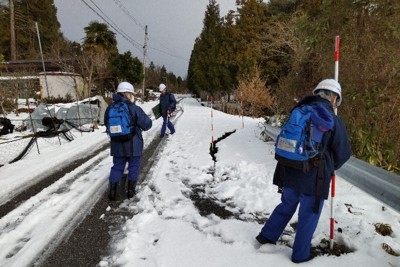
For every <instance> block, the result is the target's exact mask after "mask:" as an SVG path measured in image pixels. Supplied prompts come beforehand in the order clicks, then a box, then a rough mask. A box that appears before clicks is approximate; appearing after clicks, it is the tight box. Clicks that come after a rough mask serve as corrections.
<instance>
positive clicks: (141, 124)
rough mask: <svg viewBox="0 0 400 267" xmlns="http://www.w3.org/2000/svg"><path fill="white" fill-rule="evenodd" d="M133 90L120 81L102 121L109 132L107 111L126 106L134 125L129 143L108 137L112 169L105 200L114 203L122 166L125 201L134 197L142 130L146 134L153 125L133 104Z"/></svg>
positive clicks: (141, 147) (141, 110)
mask: <svg viewBox="0 0 400 267" xmlns="http://www.w3.org/2000/svg"><path fill="white" fill-rule="evenodd" d="M134 93H135V89H134V87H133V85H132V84H130V83H129V82H121V83H120V84H118V87H117V93H115V94H113V104H112V105H110V106H108V107H107V110H106V112H105V115H104V122H105V125H106V126H107V133H110V129H109V128H111V127H110V126H109V121H111V118H110V115H109V113H110V109H111V107H112V106H113V105H114V104H117V103H121V102H123V103H125V104H126V106H127V107H128V109H127V110H125V109H124V111H125V112H127V113H128V115H129V116H128V118H130V119H131V125H133V127H132V128H133V132H132V135H129V139H128V140H115V139H112V138H111V152H110V154H111V156H112V157H113V166H112V167H111V172H110V176H109V183H110V187H109V194H108V198H109V199H110V200H111V201H113V200H116V197H117V191H118V190H117V188H118V184H119V182H120V180H121V178H122V176H123V174H124V171H125V166H126V164H127V163H128V189H127V198H131V197H133V196H134V194H135V188H136V184H137V181H138V177H139V168H140V160H141V157H142V153H143V137H142V131H147V130H149V129H150V128H151V126H152V121H151V119H150V118H149V116H148V115H147V114H146V113H145V112H144V111H143V109H142V108H141V107H139V106H136V105H135V104H134V100H135V97H134Z"/></svg>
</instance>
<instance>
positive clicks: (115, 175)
mask: <svg viewBox="0 0 400 267" xmlns="http://www.w3.org/2000/svg"><path fill="white" fill-rule="evenodd" d="M140 160H141V156H136V157H115V156H114V157H113V166H112V167H111V172H110V179H109V180H110V183H119V181H120V180H121V178H122V175H123V174H124V170H125V166H126V163H128V180H129V181H137V179H138V178H139V167H140Z"/></svg>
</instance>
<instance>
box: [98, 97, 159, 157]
mask: <svg viewBox="0 0 400 267" xmlns="http://www.w3.org/2000/svg"><path fill="white" fill-rule="evenodd" d="M113 101H114V102H119V101H123V102H125V103H127V104H128V107H129V113H130V114H131V116H132V119H133V120H135V124H136V134H135V135H134V137H133V138H132V140H131V141H127V142H117V141H113V140H111V156H116V157H130V156H134V157H136V156H141V155H142V153H143V136H142V131H147V130H149V129H150V128H151V126H152V121H151V119H150V118H149V116H147V114H146V113H144V111H143V109H142V108H141V107H138V106H136V105H135V104H134V103H132V102H131V101H130V100H129V99H127V98H126V97H124V96H123V95H122V94H118V93H117V94H114V95H113ZM109 108H110V107H107V109H106V112H105V114H104V123H105V125H106V126H107V125H108V118H109V117H108V110H109ZM107 132H108V129H107Z"/></svg>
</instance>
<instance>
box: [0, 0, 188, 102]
mask: <svg viewBox="0 0 400 267" xmlns="http://www.w3.org/2000/svg"><path fill="white" fill-rule="evenodd" d="M10 4H13V7H14V8H13V10H14V12H13V14H14V16H13V21H14V23H13V24H14V33H15V40H16V41H15V52H14V55H13V52H12V49H11V47H12V45H11V28H10V25H11V14H12V12H11V11H10V7H11V5H10ZM36 22H37V23H38V27H39V29H40V35H41V43H42V48H43V53H44V58H45V60H50V61H54V62H57V63H58V64H59V65H60V67H61V69H63V70H64V71H68V72H77V73H80V74H81V75H82V76H84V77H85V78H86V80H87V83H88V84H87V90H86V92H85V93H84V95H83V96H79V97H87V96H89V95H90V94H91V93H97V94H102V95H103V94H104V93H105V92H112V91H114V90H115V88H116V85H117V84H118V82H120V81H122V80H126V81H129V82H131V83H133V84H134V85H135V87H136V88H142V87H143V78H144V73H143V63H142V60H141V59H139V58H138V57H136V56H134V55H132V53H131V52H129V51H127V52H124V53H120V52H119V51H118V47H117V39H116V34H115V33H114V32H112V31H111V30H110V29H109V27H108V25H107V24H105V23H100V22H98V21H92V22H90V23H89V25H87V26H86V27H85V28H84V31H85V34H86V36H85V38H84V40H83V42H82V43H77V42H72V41H69V40H67V39H66V38H64V36H63V34H62V32H61V31H60V23H59V22H58V19H57V8H56V7H55V5H54V0H0V25H1V27H0V62H2V61H15V60H17V61H20V60H39V59H40V49H39V44H38V39H37V31H36V27H35V23H36ZM140 57H142V56H140ZM26 71H28V70H26ZM145 71H146V79H145V82H146V85H145V86H146V88H154V89H155V88H158V85H159V84H160V83H161V82H164V83H168V86H169V88H171V89H174V90H176V91H181V92H184V91H186V84H185V83H186V81H185V80H184V79H183V78H181V77H177V76H176V75H175V74H174V73H173V72H168V71H167V69H166V68H165V66H156V65H155V64H154V63H153V62H150V65H149V67H146V70H145ZM0 72H2V73H4V72H6V70H5V69H1V68H0ZM24 74H27V73H24ZM3 75H4V74H3Z"/></svg>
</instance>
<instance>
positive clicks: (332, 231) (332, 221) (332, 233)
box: [329, 35, 340, 250]
mask: <svg viewBox="0 0 400 267" xmlns="http://www.w3.org/2000/svg"><path fill="white" fill-rule="evenodd" d="M339 42H340V39H339V35H338V36H336V38H335V80H336V81H337V82H339ZM334 110H335V114H337V108H334ZM335 190H336V173H335V171H334V172H333V174H332V182H331V219H330V235H329V238H330V242H329V247H330V249H331V250H333V243H334V236H335V216H334V198H335Z"/></svg>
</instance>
